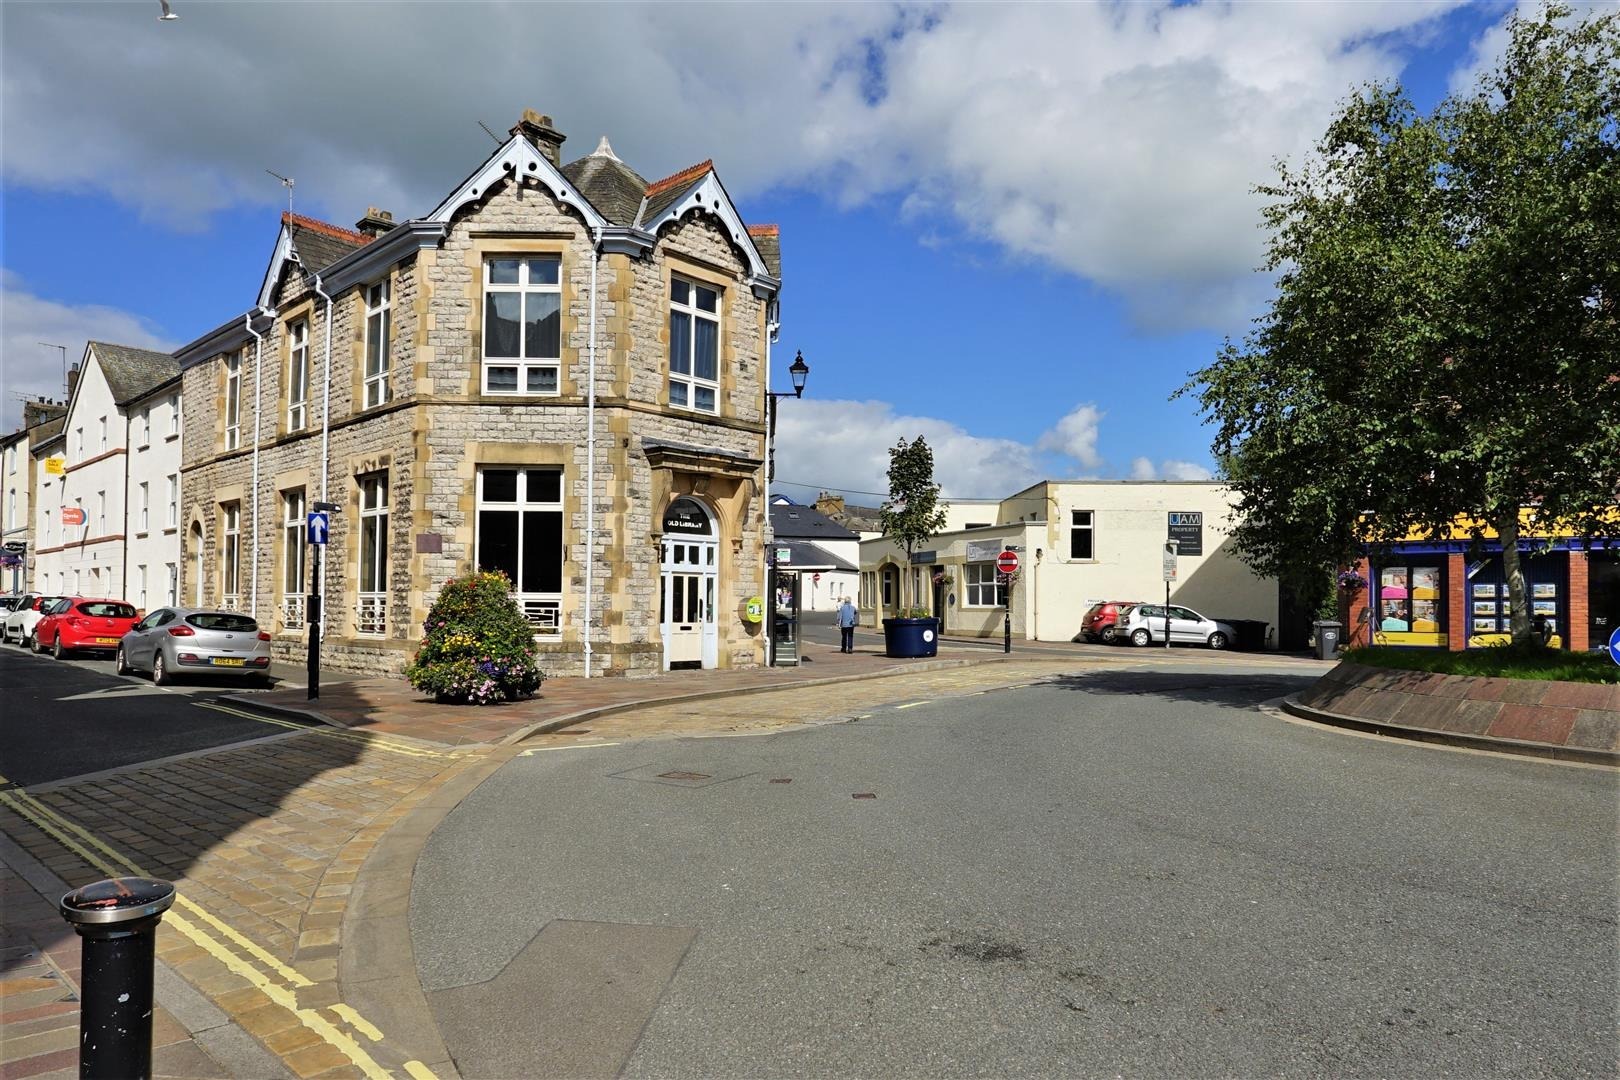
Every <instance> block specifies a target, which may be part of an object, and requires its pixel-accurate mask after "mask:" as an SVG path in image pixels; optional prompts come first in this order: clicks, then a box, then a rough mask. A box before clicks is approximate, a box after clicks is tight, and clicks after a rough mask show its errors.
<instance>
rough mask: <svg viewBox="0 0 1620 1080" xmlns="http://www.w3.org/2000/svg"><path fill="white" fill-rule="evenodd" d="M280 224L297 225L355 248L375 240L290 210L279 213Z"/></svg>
mask: <svg viewBox="0 0 1620 1080" xmlns="http://www.w3.org/2000/svg"><path fill="white" fill-rule="evenodd" d="M281 223H282V224H283V225H297V226H299V227H300V228H305V229H309V230H310V231H312V232H318V233H324V234H325V235H327V236H330V237H332V238H333V239H334V240H344V241H347V242H348V243H350V244H353V245H354V246H355V247H361V246H362V245H365V244H369V243H371V241H372V240H373V239H375V238H374V237H370V236H367V235H366V234H365V233H362V232H355V231H354V230H353V229H345V228H342V227H340V226H337V225H332V224H329V223H327V222H325V221H320V220H317V219H316V218H312V217H305V216H304V215H303V214H295V213H293V212H292V211H291V210H283V211H282V212H281Z"/></svg>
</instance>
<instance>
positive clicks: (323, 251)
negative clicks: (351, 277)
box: [281, 210, 372, 271]
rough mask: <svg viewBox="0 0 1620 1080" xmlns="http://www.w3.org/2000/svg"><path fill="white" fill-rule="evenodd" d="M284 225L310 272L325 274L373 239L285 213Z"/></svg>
mask: <svg viewBox="0 0 1620 1080" xmlns="http://www.w3.org/2000/svg"><path fill="white" fill-rule="evenodd" d="M281 223H282V224H283V225H286V226H287V227H288V228H289V229H291V230H292V245H293V250H294V251H296V252H298V261H299V262H301V263H303V264H304V269H306V270H311V271H315V270H325V269H326V268H327V267H328V266H331V265H332V264H333V263H335V262H337V261H338V260H339V259H341V258H343V256H345V255H347V254H348V253H349V252H351V251H353V250H354V249H355V248H360V247H365V246H366V245H367V244H369V243H371V240H372V238H371V237H369V236H367V235H366V234H365V233H358V232H355V231H354V230H353V229H344V228H340V227H339V226H337V225H332V224H330V223H328V222H325V221H317V220H316V219H315V218H311V217H305V216H304V215H302V214H295V213H293V212H292V211H290V210H284V211H282V213H281Z"/></svg>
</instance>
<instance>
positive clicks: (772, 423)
mask: <svg viewBox="0 0 1620 1080" xmlns="http://www.w3.org/2000/svg"><path fill="white" fill-rule="evenodd" d="M809 376H810V365H809V364H807V363H805V362H804V350H803V349H800V350H798V351H797V352H795V353H794V355H793V363H791V364H789V365H788V377H789V378H791V379H792V380H793V392H792V393H788V392H787V391H786V390H782V391H776V390H767V391H765V397H766V399H767V400H768V402H769V406H768V410H767V416H766V419H765V432H766V435H765V527H766V534H767V535H768V536H769V537H770V541H769V544H770V551H768V552H767V553H766V556H765V559H766V566H767V567H768V570H767V573H766V578H765V596H764V600H765V613H766V617H765V666H766V667H775V666H776V534H775V530H773V529H771V527H770V523H771V481H772V480H775V479H776V403H777V401H779V400H780V399H782V398H787V397H790V398H801V397H803V396H804V382H805V379H807V378H808V377H809Z"/></svg>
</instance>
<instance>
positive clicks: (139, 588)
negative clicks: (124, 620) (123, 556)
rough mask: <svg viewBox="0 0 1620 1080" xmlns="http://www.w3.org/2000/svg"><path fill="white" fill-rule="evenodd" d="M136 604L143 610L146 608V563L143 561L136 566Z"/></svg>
mask: <svg viewBox="0 0 1620 1080" xmlns="http://www.w3.org/2000/svg"><path fill="white" fill-rule="evenodd" d="M135 596H136V597H137V600H136V603H135V606H136V607H137V608H139V609H140V610H141V611H145V610H146V564H145V563H141V564H140V565H139V566H137V567H136V568H135Z"/></svg>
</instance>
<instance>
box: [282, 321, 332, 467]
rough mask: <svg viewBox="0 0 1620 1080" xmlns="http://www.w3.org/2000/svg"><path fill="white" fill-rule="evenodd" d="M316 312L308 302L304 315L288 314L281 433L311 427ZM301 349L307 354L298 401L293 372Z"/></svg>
mask: <svg viewBox="0 0 1620 1080" xmlns="http://www.w3.org/2000/svg"><path fill="white" fill-rule="evenodd" d="M314 309H315V304H314V302H313V301H308V302H306V303H305V304H304V305H302V310H301V311H300V312H298V313H295V314H290V315H288V317H287V321H286V327H287V331H286V333H285V334H284V335H283V339H284V349H285V354H286V362H285V364H284V365H283V366H282V369H281V370H282V372H283V374H284V378H283V379H282V384H281V387H282V392H281V399H282V404H283V405H284V406H285V408H283V409H282V410H281V425H282V426H281V431H282V434H284V435H291V434H295V433H297V432H301V431H308V430H309V427H310V424H309V390H310V384H311V383H312V382H313V380H312V379H311V378H310V376H311V374H312V372H313V370H314V364H313V363H312V362H311V359H310V350H311V348H312V346H311V344H310V339H311V338H313V337H314V330H315V317H314ZM328 317H330V313H328ZM300 329H302V331H303V333H302V337H300V335H299V331H300ZM300 347H301V348H302V350H303V354H304V355H303V361H304V385H303V397H302V398H294V397H293V396H292V394H293V371H294V366H295V364H296V362H297V361H296V355H297V353H298V351H299V349H300Z"/></svg>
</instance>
